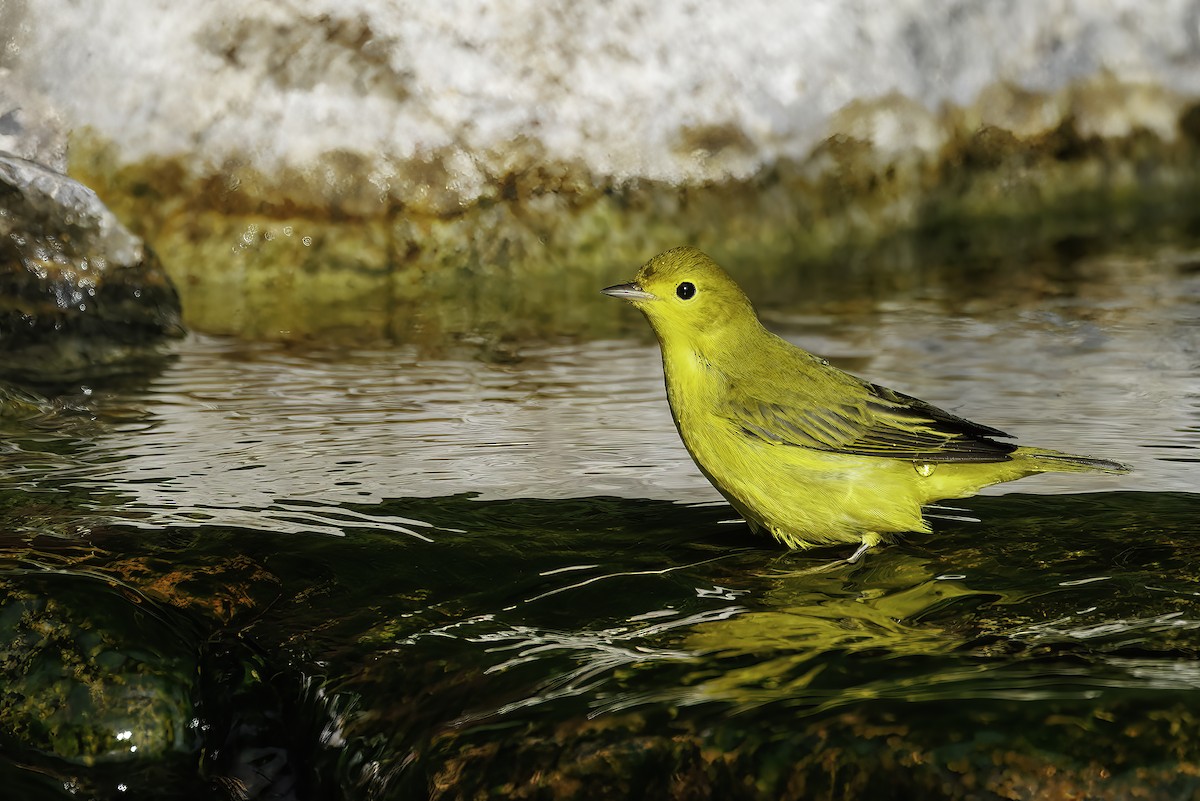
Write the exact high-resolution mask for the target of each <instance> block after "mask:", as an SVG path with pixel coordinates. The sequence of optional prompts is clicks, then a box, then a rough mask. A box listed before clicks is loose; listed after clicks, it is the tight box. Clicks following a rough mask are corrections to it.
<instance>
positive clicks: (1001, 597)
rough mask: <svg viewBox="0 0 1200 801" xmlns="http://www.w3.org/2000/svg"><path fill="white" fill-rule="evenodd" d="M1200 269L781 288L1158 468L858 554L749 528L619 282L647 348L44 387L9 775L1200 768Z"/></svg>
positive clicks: (1091, 774) (376, 776) (1073, 264)
mask: <svg viewBox="0 0 1200 801" xmlns="http://www.w3.org/2000/svg"><path fill="white" fill-rule="evenodd" d="M1195 264H1196V261H1195V259H1194V258H1193V257H1192V256H1190V255H1189V254H1188V253H1186V252H1180V251H1178V249H1174V250H1172V249H1161V250H1157V251H1154V252H1150V253H1136V254H1129V253H1104V254H1094V255H1091V256H1088V257H1087V258H1085V259H1073V260H1070V261H1068V262H1064V263H1063V264H1060V265H1051V267H1050V268H1044V266H1043V268H1041V269H1037V270H1021V269H1017V268H1013V267H1012V266H1011V265H1010V266H1009V267H1005V268H1004V269H1006V270H1010V273H1008V274H1006V273H1004V271H1003V270H1001V269H1000V268H997V269H996V270H993V271H991V272H988V273H987V274H986V275H983V276H976V277H975V278H977V279H978V280H974V279H972V280H971V281H970V282H967V280H966V279H965V278H964V283H963V285H962V286H958V287H954V286H947V285H946V284H945V282H943V281H938V282H931V283H929V284H922V283H921V282H919V281H918V282H917V283H916V284H915V285H906V286H904V287H876V288H875V289H874V290H872V291H863V292H857V293H856V292H851V291H845V290H844V289H843V290H839V291H838V292H826V293H811V292H808V291H806V289H805V287H804V286H794V287H793V286H789V287H786V288H785V289H786V291H781V292H779V293H777V294H774V295H772V296H771V300H770V302H767V303H764V304H763V313H764V318H765V319H766V321H767V322H768V324H769V325H770V326H771V327H772V328H774V329H775V330H777V331H778V332H780V333H781V334H783V335H784V336H786V337H788V338H789V339H791V340H792V341H794V342H797V343H798V344H801V345H803V346H804V347H807V348H809V349H810V350H813V351H815V352H817V353H820V354H821V355H823V356H826V357H828V358H829V359H830V360H831V361H833V362H834V363H835V364H838V365H840V366H842V367H844V368H845V369H848V370H851V371H852V372H855V373H858V374H860V375H863V376H865V377H869V378H871V379H872V380H874V381H877V382H879V383H883V384H885V385H888V386H891V387H893V388H895V389H897V390H900V391H904V392H907V393H910V394H914V395H917V396H919V397H922V398H924V399H926V400H928V401H930V402H933V403H935V404H938V405H941V406H943V407H945V408H947V409H949V410H951V411H953V412H955V413H957V414H960V415H963V416H967V417H969V418H971V419H974V420H977V421H979V422H982V423H986V424H988V425H992V426H996V427H998V428H1001V429H1003V430H1005V431H1008V432H1010V433H1012V434H1014V435H1016V436H1017V437H1018V438H1019V440H1020V441H1021V442H1023V443H1027V444H1036V445H1040V446H1045V447H1053V448H1057V449H1061V450H1066V451H1070V452H1075V453H1084V454H1091V455H1095V456H1101V457H1107V458H1113V459H1118V460H1121V461H1125V462H1129V463H1131V464H1132V465H1133V466H1134V468H1135V471H1134V472H1133V473H1131V474H1129V475H1126V476H1102V475H1097V476H1087V475H1083V476H1081V475H1060V476H1041V477H1036V478H1031V479H1026V480H1023V481H1021V482H1017V483H1013V484H1009V485H1004V486H1002V487H998V488H993V489H992V490H991V491H989V493H988V495H987V496H986V497H982V498H976V499H970V500H965V501H962V502H954V503H953V504H951V506H952V507H953V508H951V509H943V510H939V511H938V512H937V514H939V515H941V517H940V518H939V519H937V520H935V529H936V530H935V532H934V533H933V534H932V535H918V536H913V537H910V538H909V539H907V540H905V541H904V542H902V543H901V544H899V545H897V546H894V547H891V548H887V549H885V550H882V551H881V552H879V553H876V554H872V555H871V556H870V557H869V558H867V559H866V561H865V563H864V564H861V565H858V566H846V565H837V564H835V563H834V560H835V559H836V558H837V557H838V556H841V555H845V554H844V553H842V552H839V551H836V550H835V551H824V552H814V553H807V554H805V553H790V552H787V551H783V550H781V549H779V548H777V547H775V546H774V545H773V544H772V543H771V542H770V541H766V540H763V539H761V538H756V537H754V536H752V535H751V534H750V533H749V531H748V530H747V528H746V527H745V525H744V524H743V523H741V522H740V521H738V520H737V517H736V515H735V514H734V513H733V512H732V510H731V509H729V507H728V506H726V505H725V504H724V503H723V502H722V501H721V499H720V496H719V495H717V494H716V492H715V491H714V490H713V489H712V488H711V487H710V486H709V485H708V484H707V482H705V480H704V479H703V477H702V476H701V475H700V474H699V472H698V471H697V470H696V469H695V467H694V466H693V465H692V464H691V462H690V460H689V459H688V457H687V454H686V452H685V451H684V449H683V447H682V445H681V444H680V443H679V441H678V438H677V436H676V433H675V431H674V427H673V425H672V423H671V419H670V415H669V411H668V409H667V407H666V402H665V397H664V392H663V388H662V375H661V366H660V364H659V359H658V352H657V348H656V346H655V345H654V343H653V342H652V341H651V340H650V339H649V335H648V331H647V330H646V328H645V326H644V323H643V322H642V321H641V320H640V318H638V317H637V315H636V314H635V313H634V312H632V310H629V309H626V308H624V307H622V306H621V305H619V304H617V303H615V302H614V301H611V300H609V299H606V298H604V297H602V296H600V295H598V294H597V295H595V297H592V296H588V297H581V298H578V299H575V302H578V303H598V304H603V303H608V304H611V305H612V314H613V315H617V316H618V317H620V318H621V320H622V323H621V330H622V331H624V332H625V333H624V335H623V337H622V338H619V339H606V340H599V341H588V340H578V341H564V342H518V343H505V344H504V346H503V347H502V348H496V347H492V346H488V347H486V348H483V349H478V348H471V347H469V346H461V347H451V346H446V347H444V348H441V349H439V350H436V351H434V350H431V349H430V348H428V347H420V348H418V347H416V346H405V345H388V346H380V347H377V348H361V347H358V348H353V347H336V348H335V347H328V346H327V347H316V346H290V347H288V346H283V345H250V344H245V343H239V342H236V341H230V340H222V339H213V338H206V337H202V336H193V337H191V338H190V339H188V340H187V341H185V342H183V343H181V344H180V345H179V346H178V348H177V350H176V352H175V357H174V359H173V360H172V361H171V363H170V364H169V366H168V367H167V368H166V369H165V370H163V371H162V372H161V373H159V374H155V375H152V376H148V377H143V378H130V379H126V380H123V381H114V382H110V383H108V384H105V385H96V386H91V387H73V388H70V389H68V390H67V391H66V392H55V393H49V392H47V391H44V389H43V391H42V393H41V394H40V395H39V394H37V392H36V391H35V392H33V393H29V392H28V391H24V390H23V391H21V393H20V394H14V395H13V396H12V397H11V398H10V399H9V401H8V403H7V404H6V406H5V414H4V416H3V417H2V418H0V426H2V427H3V429H4V434H5V436H4V440H3V444H2V446H0V465H2V467H3V473H2V478H0V509H2V510H3V512H2V514H3V515H4V517H3V523H4V525H3V528H0V571H2V572H0V593H2V597H3V601H4V603H3V606H2V607H0V626H3V627H4V628H5V630H6V634H5V636H4V640H5V641H7V642H9V643H10V645H9V646H8V648H7V650H5V651H2V652H0V663H3V667H4V669H5V671H6V675H8V676H10V678H12V680H11V681H10V682H9V687H8V690H7V691H6V695H5V697H4V705H3V712H2V713H0V724H3V725H0V775H3V776H5V777H8V778H9V780H10V781H11V782H15V783H16V784H13V785H12V786H14V787H18V788H22V792H24V793H25V794H26V795H27V796H28V797H31V798H33V797H43V796H44V797H47V798H57V797H60V796H61V797H80V795H81V794H82V796H83V797H98V798H108V797H132V796H128V793H129V792H136V793H137V795H136V797H139V798H152V797H161V798H192V797H194V798H226V797H244V798H267V797H284V798H286V797H293V798H324V797H335V798H337V797H344V798H409V797H422V796H425V795H431V796H433V797H439V798H459V797H463V798H465V797H482V796H486V795H492V796H495V797H511V796H512V795H513V794H514V793H515V789H514V788H521V792H523V793H525V795H527V796H529V797H564V798H565V797H626V796H638V795H639V794H640V795H642V797H655V798H666V797H681V798H682V797H694V796H695V795H696V794H697V793H699V792H701V790H703V791H704V792H707V793H711V794H712V795H713V796H714V797H729V798H781V797H796V798H802V797H812V796H813V795H815V794H819V792H826V791H828V792H833V789H832V788H839V789H838V793H840V794H841V797H891V796H892V795H895V794H896V793H900V794H901V795H904V794H908V795H910V796H911V795H914V794H916V795H920V794H925V795H926V796H927V797H928V794H929V793H935V791H934V790H933V789H931V788H940V789H937V790H936V793H935V797H936V796H937V794H940V795H942V796H950V797H954V796H955V793H956V792H957V793H959V794H960V795H962V794H966V793H968V792H969V791H970V788H972V787H980V786H984V787H988V788H992V789H993V790H995V789H996V788H1003V787H1009V788H1018V789H1019V788H1026V789H1028V788H1030V787H1036V788H1039V789H1040V790H1045V789H1046V788H1047V787H1050V786H1051V785H1052V786H1053V787H1054V788H1057V791H1059V792H1060V793H1061V794H1067V795H1069V794H1070V793H1071V792H1078V793H1083V794H1091V795H1094V796H1097V797H1100V796H1105V795H1106V794H1108V795H1112V796H1113V797H1119V796H1120V795H1121V794H1122V793H1124V792H1126V791H1128V790H1129V788H1130V787H1133V786H1135V785H1136V786H1143V787H1150V788H1153V789H1154V790H1155V791H1161V792H1162V797H1173V796H1171V795H1170V794H1171V793H1174V794H1175V795H1179V794H1181V793H1182V794H1184V795H1186V794H1189V793H1194V792H1197V791H1200V785H1197V784H1196V783H1195V780H1194V779H1189V778H1187V777H1188V776H1195V775H1197V773H1195V772H1189V771H1190V770H1191V769H1192V768H1193V767H1194V766H1196V765H1200V753H1198V752H1200V746H1197V745H1195V744H1194V743H1193V740H1194V739H1195V738H1192V737H1191V736H1190V735H1186V736H1185V734H1184V732H1189V731H1193V730H1194V728H1189V727H1193V726H1194V721H1193V715H1194V713H1193V711H1192V710H1193V708H1194V704H1193V703H1192V702H1191V701H1190V700H1189V699H1190V698H1191V697H1193V696H1192V694H1193V693H1194V692H1195V690H1196V689H1197V688H1198V687H1200V670H1198V669H1197V667H1196V665H1197V662H1196V661H1195V656H1196V653H1197V651H1198V650H1200V632H1198V630H1200V609H1198V608H1197V602H1198V599H1200V583H1198V582H1197V571H1196V569H1195V568H1194V565H1196V564H1197V563H1198V558H1197V557H1198V556H1200V545H1198V541H1197V534H1198V528H1197V523H1196V520H1197V519H1198V517H1200V494H1197V488H1198V480H1200V271H1198V270H1196V269H1195ZM623 277H626V276H614V281H615V280H618V279H619V278H623ZM860 289H861V287H860ZM864 298H867V299H864ZM14 392H15V391H14ZM822 760H824V761H822ZM831 765H832V766H836V767H837V769H838V771H840V773H837V772H836V771H835V773H837V775H836V776H834V775H833V774H831V773H830V766H831ZM1048 777H1057V778H1055V779H1053V781H1051V780H1050V779H1049V778H1048ZM1048 783H1049V784H1048ZM1139 783H1140V784H1139ZM122 788H124V789H122ZM948 788H949V789H948ZM881 793H882V794H883V795H882V796H881ZM239 794H240V795H239Z"/></svg>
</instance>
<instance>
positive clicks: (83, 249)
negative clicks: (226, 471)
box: [0, 153, 183, 380]
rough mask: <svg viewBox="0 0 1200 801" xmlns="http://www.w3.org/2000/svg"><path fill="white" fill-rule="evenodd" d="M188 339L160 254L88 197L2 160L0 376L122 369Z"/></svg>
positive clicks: (65, 181)
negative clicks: (164, 344) (162, 345)
mask: <svg viewBox="0 0 1200 801" xmlns="http://www.w3.org/2000/svg"><path fill="white" fill-rule="evenodd" d="M182 332H183V329H182V327H181V324H180V306H179V296H178V294H177V293H176V291H175V287H174V285H173V284H172V283H171V281H170V279H169V278H168V277H167V275H166V273H165V272H164V271H163V269H162V266H161V265H160V264H159V262H158V258H157V256H155V255H154V252H153V251H151V250H150V249H149V248H148V247H147V246H146V245H145V243H143V242H142V240H141V239H139V238H138V237H136V236H134V235H133V234H132V233H130V232H129V230H128V229H126V228H125V226H123V225H122V224H121V223H120V222H119V221H118V220H117V219H116V217H114V216H113V214H112V213H111V212H109V210H108V209H107V208H105V206H104V204H103V203H101V202H100V199H99V198H98V197H97V196H96V194H95V193H94V192H93V191H92V190H90V189H88V188H87V187H85V186H83V185H82V184H80V183H78V182H76V181H73V180H72V179H70V178H68V177H67V176H65V175H61V174H59V173H56V172H53V171H52V170H49V169H47V168H45V167H42V166H41V165H39V164H35V163H34V162H31V161H26V160H25V159H20V158H16V157H14V156H9V155H6V154H3V153H0V373H4V374H7V375H10V376H17V377H22V378H33V379H42V380H54V379H72V378H77V377H86V376H93V375H96V374H104V373H111V372H119V371H123V370H126V369H128V368H129V366H130V364H131V363H132V362H134V361H135V360H137V359H139V358H142V357H144V356H146V355H147V354H152V353H154V352H155V347H156V346H157V345H158V344H159V342H160V341H161V340H162V339H163V338H164V337H172V336H178V335H180V334H182Z"/></svg>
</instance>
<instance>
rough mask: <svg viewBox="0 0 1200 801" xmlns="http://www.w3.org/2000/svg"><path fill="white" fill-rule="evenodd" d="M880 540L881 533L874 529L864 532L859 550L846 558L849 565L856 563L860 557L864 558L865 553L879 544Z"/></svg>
mask: <svg viewBox="0 0 1200 801" xmlns="http://www.w3.org/2000/svg"><path fill="white" fill-rule="evenodd" d="M879 540H880V537H879V535H878V534H876V533H875V532H873V531H872V532H868V533H866V534H863V536H862V545H860V546H858V550H857V551H855V552H854V555H853V556H851V557H850V558H849V559H847V560H846V564H848V565H853V564H856V563H857V562H858V560H859V559H862V558H863V554H865V553H866V552H867V551H868V550H870V549H871V548H872V547H873V546H875V545H878V544H879Z"/></svg>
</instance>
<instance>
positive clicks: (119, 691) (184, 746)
mask: <svg viewBox="0 0 1200 801" xmlns="http://www.w3.org/2000/svg"><path fill="white" fill-rule="evenodd" d="M193 636H194V633H193V632H192V631H191V630H190V628H189V626H188V624H187V623H186V618H182V617H181V616H180V615H178V613H172V612H170V610H168V609H166V608H164V607H161V606H159V605H157V604H155V603H154V602H153V601H151V600H150V599H149V598H147V597H146V596H144V595H142V594H141V593H138V592H136V591H134V590H132V589H130V588H128V587H125V586H122V585H120V584H118V583H116V582H113V581H111V580H108V579H105V578H103V577H99V576H91V575H86V574H81V573H70V572H66V571H62V572H58V571H29V570H23V569H16V570H8V571H5V572H3V573H2V574H0V675H3V676H4V683H3V685H2V686H0V744H3V747H4V750H6V751H7V750H10V749H34V750H36V751H37V752H40V753H44V754H51V755H53V756H55V757H57V758H58V759H61V760H64V761H66V762H69V763H74V764H78V765H92V764H97V763H106V762H107V763H112V762H134V761H146V760H156V759H163V758H165V757H167V756H169V755H171V754H178V753H184V754H186V753H190V752H193V751H194V750H195V749H196V748H197V747H198V737H199V735H198V733H197V732H196V731H195V730H194V729H193V726H192V720H193V717H194V711H193V706H194V701H193V695H194V692H195V683H196V674H197V660H198V656H197V649H196V647H195V646H194V644H193V643H192V642H191V639H192V637H193Z"/></svg>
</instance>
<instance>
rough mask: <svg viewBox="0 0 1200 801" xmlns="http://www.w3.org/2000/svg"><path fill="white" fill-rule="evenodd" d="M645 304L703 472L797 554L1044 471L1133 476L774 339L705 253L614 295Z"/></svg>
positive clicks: (910, 522)
mask: <svg viewBox="0 0 1200 801" xmlns="http://www.w3.org/2000/svg"><path fill="white" fill-rule="evenodd" d="M601 291H602V292H603V293H604V294H605V295H608V296H610V297H614V298H620V299H622V300H626V301H628V302H630V303H631V304H633V306H634V307H636V308H637V309H638V310H639V311H641V312H642V314H644V315H645V317H646V319H647V320H648V321H649V323H650V326H651V328H652V329H653V330H654V334H655V336H656V337H657V339H658V344H659V347H660V349H661V351H662V363H663V374H664V378H665V382H666V391H667V401H668V403H669V405H670V407H671V416H672V418H673V419H674V421H675V427H676V428H677V429H678V432H679V436H680V438H681V439H682V440H683V444H684V446H685V447H686V448H687V451H688V453H689V454H690V455H691V457H692V460H693V461H694V462H695V463H696V465H697V466H698V467H699V468H700V472H701V473H703V474H704V476H705V477H706V478H707V479H708V480H709V482H711V483H712V485H713V486H714V487H716V489H717V490H718V491H719V492H720V493H721V494H722V495H723V496H724V497H725V499H726V500H727V501H728V502H729V503H730V504H731V505H732V506H733V508H734V509H736V510H737V512H738V513H739V514H741V515H742V517H743V518H745V520H746V522H747V523H748V524H749V525H750V528H751V529H752V530H754V531H756V532H759V531H761V532H766V533H768V534H770V535H771V536H773V537H774V538H775V539H776V540H777V541H778V542H780V543H782V544H783V545H784V546H786V547H788V548H792V549H809V548H818V547H829V546H843V547H844V546H848V545H857V549H856V550H855V551H854V553H853V554H852V555H851V556H850V558H849V559H847V560H846V561H848V562H851V563H854V562H857V561H858V560H859V559H860V558H862V556H863V555H864V554H865V553H867V552H868V551H869V550H870V549H871V548H874V547H876V546H879V545H883V544H887V543H891V542H894V541H895V540H896V539H897V537H898V536H900V535H902V534H911V533H925V534H928V533H931V532H932V529H931V528H930V526H929V523H928V521H927V520H926V519H925V516H924V508H925V507H926V506H928V505H932V504H935V503H936V502H937V501H941V500H945V499H949V498H963V497H968V496H970V495H974V494H976V493H977V492H979V490H981V489H983V488H984V487H987V486H989V485H992V484H998V483H1001V482H1005V481H1013V480H1015V479H1019V478H1023V477H1025V476H1029V475H1033V474H1036V473H1047V472H1059V473H1086V472H1093V471H1099V472H1102V473H1114V474H1115V473H1126V472H1128V471H1129V469H1130V468H1129V467H1128V466H1127V465H1125V464H1121V463H1119V462H1115V461H1110V460H1107V459H1095V458H1091V457H1087V456H1075V455H1072V454H1068V453H1062V452H1059V451H1054V450H1048V449H1044V448H1034V447H1023V446H1018V445H1016V444H1014V443H1012V442H1006V441H1002V440H1006V439H1010V438H1011V435H1009V434H1006V433H1005V432H1003V431H1001V430H1000V429H997V428H993V427H991V426H987V425H982V424H980V423H974V422H971V421H970V420H967V419H965V418H963V417H959V416H958V415H955V414H952V413H950V412H947V411H945V410H944V409H940V408H938V407H937V406H934V405H932V404H930V403H926V402H925V401H923V400H920V399H918V398H915V397H912V396H910V395H906V394H904V393H902V392H897V391H895V390H892V389H888V388H887V387H884V386H881V385H879V384H875V383H872V382H870V381H867V380H864V379H862V378H858V377H856V376H854V375H851V374H850V373H847V372H844V371H842V370H840V369H838V368H836V367H834V366H832V365H831V364H830V363H829V362H828V360H826V359H823V358H821V357H819V356H816V355H814V354H812V353H809V352H808V351H806V350H803V349H802V348H799V347H797V346H795V345H793V344H791V343H790V342H788V341H786V340H784V339H783V338H782V337H779V336H777V335H776V334H773V333H771V332H770V331H768V330H767V329H766V328H765V327H764V326H763V324H762V323H761V321H760V320H759V318H758V315H757V313H756V312H755V310H754V306H753V305H752V304H751V302H750V300H749V298H747V297H746V295H745V293H744V292H743V291H742V290H741V288H740V287H739V286H738V285H737V283H736V282H735V281H734V280H733V278H731V277H730V276H729V274H728V273H726V272H725V270H724V269H722V268H721V267H720V266H719V265H718V264H717V263H716V262H715V261H713V260H712V259H711V258H709V257H708V256H706V255H705V254H704V253H702V252H701V251H699V250H697V249H696V248H693V247H677V248H674V249H671V250H668V251H666V252H664V253H660V254H659V255H657V256H655V257H654V258H652V259H650V260H649V261H647V262H646V263H645V264H644V265H642V267H641V269H640V270H638V272H637V275H636V277H635V278H634V280H633V281H631V282H629V283H624V284H617V285H615V286H610V287H606V288H605V289H602V290H601Z"/></svg>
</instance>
